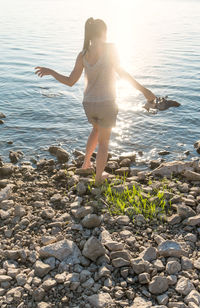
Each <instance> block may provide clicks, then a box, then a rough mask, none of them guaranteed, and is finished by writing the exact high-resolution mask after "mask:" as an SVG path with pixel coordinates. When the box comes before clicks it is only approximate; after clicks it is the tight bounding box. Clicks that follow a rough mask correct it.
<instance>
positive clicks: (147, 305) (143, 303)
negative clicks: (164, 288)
mask: <svg viewBox="0 0 200 308" xmlns="http://www.w3.org/2000/svg"><path fill="white" fill-rule="evenodd" d="M151 307H152V303H151V301H147V300H146V299H144V298H142V297H140V296H137V297H135V299H134V301H133V305H132V306H130V308H151Z"/></svg>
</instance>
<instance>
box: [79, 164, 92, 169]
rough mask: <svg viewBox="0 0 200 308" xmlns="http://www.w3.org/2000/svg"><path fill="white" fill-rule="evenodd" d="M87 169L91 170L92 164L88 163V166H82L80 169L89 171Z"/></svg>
mask: <svg viewBox="0 0 200 308" xmlns="http://www.w3.org/2000/svg"><path fill="white" fill-rule="evenodd" d="M89 168H92V164H91V163H89V164H83V165H82V167H81V169H89Z"/></svg>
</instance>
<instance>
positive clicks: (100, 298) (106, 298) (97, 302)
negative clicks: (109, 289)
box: [88, 293, 114, 308]
mask: <svg viewBox="0 0 200 308" xmlns="http://www.w3.org/2000/svg"><path fill="white" fill-rule="evenodd" d="M88 301H89V303H90V305H92V307H94V308H103V307H108V306H109V305H112V304H114V302H113V300H112V298H111V296H110V294H109V293H99V294H94V295H91V296H89V297H88Z"/></svg>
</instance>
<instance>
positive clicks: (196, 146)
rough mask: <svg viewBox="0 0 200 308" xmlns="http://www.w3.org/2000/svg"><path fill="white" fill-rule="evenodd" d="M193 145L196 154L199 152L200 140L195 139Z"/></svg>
mask: <svg viewBox="0 0 200 308" xmlns="http://www.w3.org/2000/svg"><path fill="white" fill-rule="evenodd" d="M194 147H195V149H196V151H197V153H198V154H200V140H198V141H196V142H195V144H194Z"/></svg>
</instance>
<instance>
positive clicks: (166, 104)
mask: <svg viewBox="0 0 200 308" xmlns="http://www.w3.org/2000/svg"><path fill="white" fill-rule="evenodd" d="M180 105H181V104H180V103H178V102H176V101H173V100H170V99H167V97H156V99H154V100H153V101H151V102H147V103H146V104H145V105H144V108H145V109H146V110H147V111H149V109H157V110H161V111H163V110H166V109H169V108H170V107H179V106H180Z"/></svg>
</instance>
